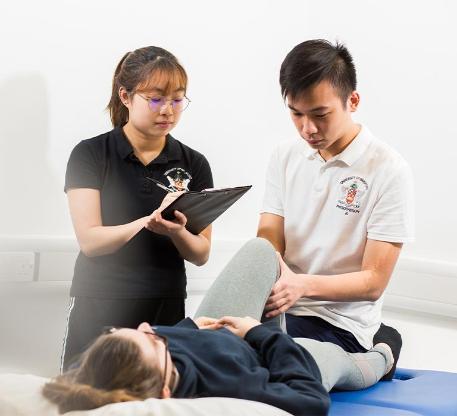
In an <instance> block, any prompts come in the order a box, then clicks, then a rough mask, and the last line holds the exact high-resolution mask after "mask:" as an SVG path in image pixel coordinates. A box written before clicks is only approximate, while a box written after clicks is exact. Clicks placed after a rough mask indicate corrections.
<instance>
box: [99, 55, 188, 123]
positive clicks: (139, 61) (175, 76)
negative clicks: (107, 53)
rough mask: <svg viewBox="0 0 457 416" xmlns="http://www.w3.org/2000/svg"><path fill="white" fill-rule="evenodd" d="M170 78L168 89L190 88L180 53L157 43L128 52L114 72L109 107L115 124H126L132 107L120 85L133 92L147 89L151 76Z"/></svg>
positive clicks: (130, 92) (168, 79)
mask: <svg viewBox="0 0 457 416" xmlns="http://www.w3.org/2000/svg"><path fill="white" fill-rule="evenodd" d="M153 75H156V76H158V77H159V79H160V78H162V77H166V78H167V87H166V90H167V92H168V91H171V90H172V89H179V88H181V89H183V90H184V91H185V90H186V88H187V74H186V71H185V70H184V68H183V67H182V66H181V64H180V63H179V62H178V60H177V59H176V57H175V56H174V55H173V54H171V53H170V52H168V51H166V50H165V49H163V48H159V47H157V46H147V47H145V48H140V49H136V50H134V51H133V52H127V53H126V54H125V55H124V56H123V57H122V59H121V61H120V62H119V63H118V64H117V67H116V70H115V71H114V76H113V87H112V92H111V99H110V101H109V103H108V106H107V109H108V110H109V112H110V116H111V122H112V124H113V126H114V127H122V126H123V125H124V124H125V123H127V121H128V119H129V112H128V109H127V108H126V107H125V106H124V104H122V102H121V100H120V98H119V88H121V87H124V88H125V89H126V91H127V92H128V93H129V94H132V95H133V94H134V93H135V92H137V91H145V90H146V89H147V88H148V85H149V83H150V80H151V77H152V76H153Z"/></svg>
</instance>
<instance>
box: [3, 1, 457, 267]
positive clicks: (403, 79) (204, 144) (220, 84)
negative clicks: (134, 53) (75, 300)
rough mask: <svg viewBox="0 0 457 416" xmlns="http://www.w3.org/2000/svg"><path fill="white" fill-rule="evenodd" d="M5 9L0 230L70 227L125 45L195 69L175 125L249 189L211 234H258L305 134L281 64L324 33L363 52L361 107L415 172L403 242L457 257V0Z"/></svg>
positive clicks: (359, 56) (219, 175)
mask: <svg viewBox="0 0 457 416" xmlns="http://www.w3.org/2000/svg"><path fill="white" fill-rule="evenodd" d="M1 8H2V10H1V15H2V25H1V27H0V39H2V41H1V42H2V44H1V51H2V54H1V56H2V59H1V62H2V64H1V66H0V96H1V97H2V100H1V101H0V146H1V147H0V149H1V153H0V198H1V206H0V210H1V215H0V234H14V235H17V234H46V235H55V234H57V235H62V234H63V235H68V234H71V233H72V229H71V224H70V220H69V216H68V213H67V209H66V201H65V196H64V194H63V192H62V186H63V180H64V179H63V178H64V172H65V165H66V161H67V158H68V155H69V152H70V150H71V149H72V147H73V146H74V145H75V144H76V143H77V142H78V141H79V140H81V139H84V138H88V137H92V136H94V135H96V134H99V133H101V132H103V131H106V130H107V129H109V128H110V124H109V119H108V115H107V114H106V113H105V112H104V107H105V105H106V103H107V101H108V99H109V94H110V83H111V77H112V72H113V70H114V67H115V65H116V63H117V62H118V60H119V59H120V58H121V56H122V55H123V54H124V53H125V52H126V51H128V50H131V49H134V48H137V47H141V46H145V45H151V44H153V45H160V46H163V47H165V48H167V49H169V50H170V51H172V52H173V53H175V54H176V55H177V56H178V58H179V59H180V60H181V61H182V63H183V64H184V65H185V67H186V68H187V70H188V72H189V76H190V85H189V96H190V97H191V99H192V105H191V107H189V109H188V110H186V113H185V114H184V115H183V118H182V120H181V124H180V125H179V126H178V127H177V128H176V130H175V134H176V136H177V137H178V138H179V139H182V140H183V141H184V142H186V143H188V144H190V145H191V146H193V147H195V148H197V149H199V150H201V151H202V152H203V153H205V154H206V155H207V156H208V158H209V160H210V162H211V164H212V167H213V170H214V176H215V180H216V184H219V185H225V184H228V185H230V184H233V185H236V184H244V183H252V184H253V185H254V188H253V190H252V191H250V193H249V194H248V195H246V197H244V198H243V200H241V201H240V202H239V203H238V204H237V205H236V206H234V207H233V208H232V210H231V211H230V212H229V213H227V214H226V215H225V216H224V217H223V218H221V219H220V220H219V221H218V222H217V223H216V227H215V238H216V239H217V238H223V239H232V238H233V239H239V238H247V237H249V236H252V235H253V234H254V232H255V228H256V222H257V212H258V208H259V205H260V201H261V197H262V193H263V177H264V173H265V168H266V163H267V160H268V156H269V154H270V152H271V150H272V148H273V146H274V145H275V143H277V142H278V141H279V140H283V139H286V138H294V137H296V134H295V132H294V130H293V128H292V125H291V123H290V121H289V119H288V114H287V111H286V109H285V107H284V105H283V103H282V101H281V97H280V93H279V86H278V71H279V66H280V64H281V61H282V59H283V58H284V57H285V55H286V53H287V52H288V51H289V50H290V49H291V48H292V47H293V46H294V45H295V44H297V43H298V42H300V41H303V40H305V39H308V38H315V37H325V38H328V39H330V40H335V39H338V40H341V41H344V42H346V43H347V45H348V47H349V48H350V50H351V51H352V53H353V55H354V58H355V62H356V64H357V68H358V74H359V91H360V94H361V96H362V103H361V108H360V111H359V114H358V117H357V118H358V119H359V120H361V121H364V122H366V123H367V124H369V125H370V128H371V129H372V130H373V131H374V132H375V133H376V134H377V135H379V137H381V138H383V139H384V140H386V141H387V142H389V143H391V144H392V145H393V146H395V147H396V148H397V149H398V150H399V151H400V152H401V153H402V154H403V155H404V156H405V157H406V158H407V159H408V160H409V162H410V163H411V165H412V168H413V170H414V174H415V178H416V184H417V195H416V202H417V204H416V206H417V242H416V243H415V244H414V245H412V246H410V248H409V250H410V251H412V253H413V254H417V255H418V256H425V257H427V258H429V257H431V258H436V259H442V260H448V261H455V254H456V252H457V250H455V244H454V242H453V236H454V235H455V234H456V233H457V221H456V219H455V214H454V211H455V208H454V207H455V204H456V196H455V192H454V185H453V180H454V178H455V172H456V168H455V164H453V157H455V156H456V155H457V140H456V137H457V134H456V133H457V127H456V124H455V123H453V121H454V111H455V103H454V97H455V93H456V92H457V91H456V88H455V82H454V74H455V73H456V72H457V59H456V57H457V49H456V48H455V39H456V36H457V28H456V27H455V25H453V21H454V17H455V16H456V13H457V5H456V4H455V3H454V2H452V1H450V0H449V1H444V0H437V1H435V2H430V1H427V2H424V1H412V0H410V1H403V2H398V1H394V0H388V1H382V2H378V1H373V0H372V1H363V2H361V1H354V0H349V1H344V2H340V1H337V0H335V1H325V0H324V1H320V2H316V1H304V0H298V1H284V2H277V1H265V0H253V1H241V0H235V1H230V2H225V3H221V2H213V1H187V0H175V1H173V2H167V3H159V2H154V1H151V0H138V1H135V2H133V3H126V2H125V1H119V0H99V1H96V2H89V1H69V0H66V1H62V0H59V1H57V0H44V1H41V2H34V1H17V2H3V3H2V6H1ZM241 214H243V215H241Z"/></svg>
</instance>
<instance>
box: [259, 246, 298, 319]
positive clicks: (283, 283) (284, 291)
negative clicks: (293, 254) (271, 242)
mask: <svg viewBox="0 0 457 416" xmlns="http://www.w3.org/2000/svg"><path fill="white" fill-rule="evenodd" d="M277 255H278V261H279V265H280V267H281V275H280V277H279V279H278V281H277V282H276V283H275V285H274V286H273V289H272V290H271V294H270V297H269V298H268V300H267V303H266V305H265V312H266V314H265V316H266V317H267V318H273V317H275V316H277V315H280V314H281V313H284V312H286V311H287V310H288V309H290V308H291V307H292V306H293V305H295V302H297V300H298V299H300V298H301V297H302V293H303V290H304V284H305V279H304V277H303V275H298V274H296V273H294V272H293V271H292V270H290V268H289V266H287V264H286V263H285V262H284V260H283V259H282V257H281V255H280V254H279V253H277Z"/></svg>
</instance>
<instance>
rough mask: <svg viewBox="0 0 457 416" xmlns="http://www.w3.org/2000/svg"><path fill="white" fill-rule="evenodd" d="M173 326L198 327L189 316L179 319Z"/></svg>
mask: <svg viewBox="0 0 457 416" xmlns="http://www.w3.org/2000/svg"><path fill="white" fill-rule="evenodd" d="M175 326H177V327H180V328H189V329H198V326H197V324H196V323H195V322H194V321H193V320H192V318H189V317H187V318H184V319H183V320H182V321H179V322H178V323H177V324H176V325H175Z"/></svg>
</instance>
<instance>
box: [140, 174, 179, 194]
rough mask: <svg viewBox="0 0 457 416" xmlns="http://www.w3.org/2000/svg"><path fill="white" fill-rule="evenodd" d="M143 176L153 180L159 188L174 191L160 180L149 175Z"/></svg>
mask: <svg viewBox="0 0 457 416" xmlns="http://www.w3.org/2000/svg"><path fill="white" fill-rule="evenodd" d="M145 178H146V179H149V180H150V181H152V182H154V183H155V184H156V185H157V186H158V187H159V188H162V189H163V190H164V191H167V192H174V191H173V189H170V188H167V187H166V186H165V185H164V184H163V183H162V182H160V181H158V180H157V179H154V178H150V177H149V176H145Z"/></svg>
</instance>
